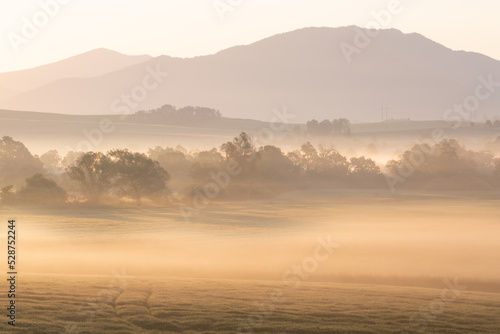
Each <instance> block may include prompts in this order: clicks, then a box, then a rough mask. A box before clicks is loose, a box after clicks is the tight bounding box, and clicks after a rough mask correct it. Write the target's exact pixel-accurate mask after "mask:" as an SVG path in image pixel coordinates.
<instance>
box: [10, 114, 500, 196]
mask: <svg viewBox="0 0 500 334" xmlns="http://www.w3.org/2000/svg"><path fill="white" fill-rule="evenodd" d="M217 117H218V116H217ZM496 143H497V144H500V137H498V138H497V139H496ZM381 167H382V170H381ZM395 183H397V184H398V189H406V190H411V189H422V188H425V187H432V189H433V190H436V189H443V190H450V189H452V190H453V189H457V190H492V189H498V188H500V158H498V157H495V156H494V155H493V154H492V153H491V152H489V151H480V152H476V151H471V150H467V149H466V148H465V147H463V146H461V145H460V144H459V143H458V142H457V141H456V140H454V139H444V140H442V141H440V142H438V143H436V144H435V145H433V146H430V145H428V144H420V145H415V146H413V147H411V148H409V149H408V150H406V151H405V152H404V153H403V154H401V155H400V156H399V157H398V159H395V160H390V161H388V162H387V164H386V165H385V166H379V165H377V164H376V163H375V162H374V161H373V160H372V159H370V158H369V157H364V156H360V157H351V158H347V157H345V156H343V155H341V154H340V153H339V152H338V151H337V150H335V149H334V148H332V147H324V146H321V145H319V146H314V145H312V144H311V143H310V142H305V143H304V144H303V145H301V147H300V149H297V150H293V151H290V152H283V151H282V150H281V148H279V147H276V146H272V145H266V146H261V147H256V146H255V143H254V141H253V140H252V138H251V137H250V136H249V135H247V134H246V133H244V132H242V133H241V134H240V135H239V136H238V137H235V138H234V139H233V140H232V141H229V142H226V143H224V144H222V145H221V146H220V147H219V148H212V149H211V150H206V151H196V152H195V151H193V152H188V151H187V150H186V149H184V148H183V147H181V146H177V147H175V148H173V147H159V146H157V147H154V148H150V149H149V150H148V152H147V153H138V152H131V151H129V150H127V149H116V150H111V151H109V152H106V153H102V152H69V153H68V154H66V155H65V156H64V157H62V156H60V155H59V153H58V152H57V151H56V150H51V151H48V152H46V153H45V154H43V155H41V156H34V155H32V154H31V153H30V151H29V150H28V148H26V146H25V145H24V144H23V143H21V142H19V141H16V140H14V139H13V138H11V137H7V136H5V137H3V138H2V139H1V140H0V188H1V193H0V197H1V201H2V203H3V204H8V205H97V204H108V203H110V204H112V203H120V204H126V203H130V205H137V204H140V203H143V202H145V200H146V201H147V202H150V203H160V204H166V203H173V202H183V201H190V200H192V198H193V197H195V196H199V197H205V198H210V199H212V198H215V197H217V198H219V199H221V200H235V199H252V198H262V197H270V196H275V195H277V194H280V193H282V192H285V191H290V190H298V189H320V188H329V189H385V190H387V189H389V188H390V185H391V184H395Z"/></svg>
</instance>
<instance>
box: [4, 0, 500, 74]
mask: <svg viewBox="0 0 500 334" xmlns="http://www.w3.org/2000/svg"><path fill="white" fill-rule="evenodd" d="M391 1H396V2H397V1H398V0H380V1H379V0H371V1H369V0H356V1H353V0H307V1H306V0H175V1H174V0H140V1H139V0H23V1H7V0H0V36H1V42H0V51H1V52H0V57H1V58H0V72H6V71H11V70H17V69H23V68H29V67H34V66H38V65H42V64H45V63H49V62H53V61H57V60H60V59H63V58H67V57H70V56H73V55H76V54H79V53H83V52H86V51H89V50H92V49H96V48H100V47H104V48H108V49H112V50H116V51H119V52H122V53H126V54H150V55H153V56H158V55H161V54H166V55H171V56H179V57H192V56H196V55H203V54H210V53H214V52H217V51H219V50H221V49H224V48H227V47H230V46H233V45H237V44H248V43H252V42H254V41H257V40H259V39H262V38H264V37H268V36H270V35H274V34H276V33H280V32H286V31H290V30H294V29H298V28H303V27H308V26H329V27H337V26H345V25H352V24H355V25H359V26H367V24H368V23H369V22H370V21H372V20H373V17H372V14H371V13H372V11H377V12H378V11H380V10H383V9H385V8H387V7H388V6H389V3H390V2H391ZM59 2H60V3H63V2H66V4H58V6H57V8H56V7H54V5H53V4H54V3H59ZM399 2H400V4H401V6H402V10H401V12H400V13H399V14H395V15H392V16H391V18H390V22H384V23H383V24H382V27H383V28H390V27H394V28H397V29H400V30H402V31H403V32H419V33H421V34H423V35H425V36H427V37H429V38H431V39H432V40H435V41H436V42H439V43H441V44H444V45H445V46H447V47H450V48H452V49H457V50H467V51H476V52H480V53H484V54H486V55H489V56H491V57H493V58H496V59H500V43H498V41H499V38H498V33H499V32H500V20H499V19H498V13H500V1H498V0H478V1H470V0H468V1H467V0H439V1H432V0H400V1H399ZM42 4H52V5H47V6H48V8H49V11H52V13H51V14H52V16H49V15H46V14H45V12H44V11H43V9H42ZM214 4H218V5H219V6H220V7H219V8H226V9H227V10H226V11H224V12H223V13H220V12H219V13H218V11H217V10H216V9H215V8H214ZM224 6H225V7H224ZM229 9H230V10H229ZM33 23H36V24H38V25H39V26H40V27H36V26H35V28H36V30H35V31H33V29H31V30H30V29H29V28H26V27H28V26H29V25H30V24H33ZM23 27H24V34H23ZM12 41H15V42H12ZM14 44H15V45H17V49H18V50H17V52H16V47H14V46H13V45H14Z"/></svg>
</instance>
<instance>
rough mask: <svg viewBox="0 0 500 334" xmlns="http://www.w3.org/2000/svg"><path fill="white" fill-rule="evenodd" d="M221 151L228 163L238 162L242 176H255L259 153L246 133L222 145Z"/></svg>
mask: <svg viewBox="0 0 500 334" xmlns="http://www.w3.org/2000/svg"><path fill="white" fill-rule="evenodd" d="M221 151H222V152H223V153H224V154H225V157H226V161H231V160H232V161H236V162H237V163H238V164H239V166H240V167H241V168H242V173H241V175H242V176H249V175H252V174H254V172H255V166H256V163H257V160H258V159H259V153H258V152H256V150H255V146H254V144H253V142H252V138H251V137H250V136H249V135H247V134H246V133H245V132H242V133H240V135H239V136H238V137H235V138H234V139H233V141H232V142H227V143H225V144H222V146H221Z"/></svg>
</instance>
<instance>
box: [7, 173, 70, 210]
mask: <svg viewBox="0 0 500 334" xmlns="http://www.w3.org/2000/svg"><path fill="white" fill-rule="evenodd" d="M16 195H17V198H18V199H19V200H20V201H21V202H24V203H30V204H63V203H65V202H66V198H67V194H66V191H64V189H62V188H61V187H59V186H58V185H57V183H56V182H55V181H53V180H50V179H48V178H46V177H45V176H43V175H42V174H35V175H33V176H31V177H29V178H27V179H26V185H25V186H24V187H23V188H21V190H19V191H18V192H17V194H16Z"/></svg>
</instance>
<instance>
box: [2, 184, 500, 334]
mask: <svg viewBox="0 0 500 334" xmlns="http://www.w3.org/2000/svg"><path fill="white" fill-rule="evenodd" d="M499 202H500V200H499V196H498V194H496V193H478V192H475V193H440V194H437V193H433V194H425V193H406V194H404V193H398V194H391V193H381V192H335V191H322V192H321V191H316V192H310V191H301V192H293V193H287V194H283V195H281V196H279V197H276V198H271V199H267V200H260V201H257V200H256V201H242V202H221V201H214V202H213V203H211V204H210V205H208V206H207V207H206V208H205V209H204V210H201V211H200V212H199V213H198V214H196V215H192V216H191V217H189V219H187V220H186V219H184V217H183V216H182V215H181V213H180V210H179V206H178V205H171V206H168V207H158V206H143V207H139V208H133V207H132V208H131V207H128V208H119V207H100V208H86V207H72V208H59V209H47V208H45V209H42V208H19V207H10V208H9V207H2V208H0V215H1V216H2V217H4V218H5V219H4V220H7V218H16V220H17V223H18V238H19V239H18V240H19V242H18V249H19V253H18V254H19V263H18V271H19V278H18V297H17V305H18V309H17V311H18V313H17V314H18V319H17V324H18V326H17V327H16V330H17V331H19V332H26V333H61V332H64V331H66V332H68V333H99V332H115V333H137V332H146V331H147V332H155V331H156V332H160V331H171V332H185V333H200V332H201V333H235V332H238V331H240V332H242V333H246V332H254V333H401V332H403V331H409V332H410V333H417V332H426V333H471V332H478V333H498V332H499V331H500V281H499V279H498V278H499V277H500V265H499V264H500V242H499V235H500V217H499V215H498V205H499V204H500V203H499ZM187 204H189V203H187ZM0 232H1V241H2V244H4V245H5V242H6V238H5V236H6V234H7V232H6V224H2V228H1V231H0ZM325 240H332V241H334V243H335V248H332V252H328V251H325V249H326V248H321V249H322V250H321V253H317V252H318V247H319V245H322V244H324V243H325ZM318 254H320V255H318ZM313 259H316V260H313ZM297 268H299V271H298V272H297ZM2 286H4V287H5V288H6V287H7V285H6V284H5V285H2ZM453 286H455V287H457V288H455V289H454V290H455V291H452V290H450V289H451V288H450V287H453ZM0 304H1V305H7V298H6V294H5V293H2V294H0ZM2 307H3V306H2ZM4 320H5V319H4ZM8 329H9V328H7V327H6V320H5V321H3V322H2V323H0V331H2V332H7V330H8Z"/></svg>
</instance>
